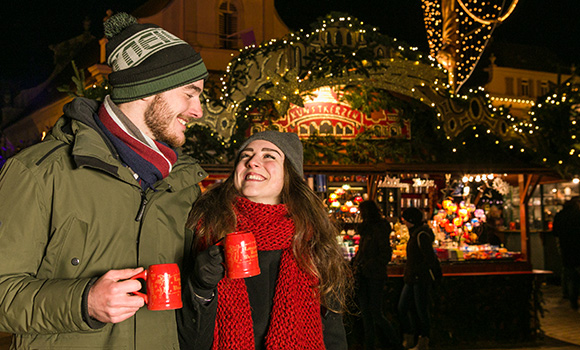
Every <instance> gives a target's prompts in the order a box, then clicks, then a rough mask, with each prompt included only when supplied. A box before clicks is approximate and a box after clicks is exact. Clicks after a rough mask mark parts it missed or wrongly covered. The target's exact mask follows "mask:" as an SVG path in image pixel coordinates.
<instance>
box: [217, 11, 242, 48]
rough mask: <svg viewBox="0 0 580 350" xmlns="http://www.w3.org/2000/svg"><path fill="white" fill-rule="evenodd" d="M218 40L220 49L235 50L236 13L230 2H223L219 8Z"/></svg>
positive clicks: (236, 44) (236, 41) (236, 40)
mask: <svg viewBox="0 0 580 350" xmlns="http://www.w3.org/2000/svg"><path fill="white" fill-rule="evenodd" d="M219 25H220V28H219V38H220V47H221V48H222V49H236V48H237V46H238V38H237V36H235V35H232V34H235V33H236V32H237V31H238V11H237V9H236V6H235V5H234V4H232V3H231V2H230V1H224V2H223V3H222V4H221V5H220V8H219Z"/></svg>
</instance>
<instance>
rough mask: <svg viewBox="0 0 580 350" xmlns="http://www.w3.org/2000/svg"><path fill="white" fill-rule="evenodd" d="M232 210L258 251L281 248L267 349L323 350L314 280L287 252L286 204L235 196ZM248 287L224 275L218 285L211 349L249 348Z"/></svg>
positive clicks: (290, 224) (291, 227) (289, 241)
mask: <svg viewBox="0 0 580 350" xmlns="http://www.w3.org/2000/svg"><path fill="white" fill-rule="evenodd" d="M234 209H235V212H236V215H237V221H238V224H237V227H236V230H238V231H242V230H245V231H251V232H252V233H253V234H254V236H255V237H256V242H257V244H258V250H261V251H265V250H282V256H281V259H280V269H279V273H278V280H277V283H276V289H275V293H274V303H273V307H272V311H271V314H270V324H269V327H268V332H267V335H266V348H267V349H269V350H274V349H313V350H314V349H317V350H318V349H324V348H325V347H324V341H323V337H322V318H321V316H320V302H319V299H318V296H317V294H316V292H315V289H313V288H312V287H313V286H316V285H317V284H318V280H317V279H316V278H315V277H313V276H311V275H309V274H307V273H306V272H305V271H303V270H302V269H301V268H300V267H299V266H298V263H297V261H296V259H295V258H294V255H293V254H292V248H291V244H292V238H293V236H294V232H295V228H294V222H293V221H292V219H290V218H289V217H288V215H287V214H288V212H287V209H286V205H284V204H278V205H268V204H261V203H254V202H252V201H250V200H248V199H246V198H238V199H237V201H236V203H235V205H234ZM254 348H255V345H254V331H253V325H252V313H251V310H250V302H249V299H248V291H247V289H246V284H245V282H244V280H243V279H229V278H227V277H225V278H224V279H222V280H221V281H220V283H219V284H218V309H217V318H216V327H215V332H214V343H213V349H228V350H236V349H239V350H250V349H251V350H254Z"/></svg>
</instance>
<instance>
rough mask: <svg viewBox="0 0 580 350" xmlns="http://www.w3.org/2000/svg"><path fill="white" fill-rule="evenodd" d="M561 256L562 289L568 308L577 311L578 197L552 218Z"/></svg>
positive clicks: (579, 260)
mask: <svg viewBox="0 0 580 350" xmlns="http://www.w3.org/2000/svg"><path fill="white" fill-rule="evenodd" d="M552 230H553V232H554V234H555V235H556V237H557V238H558V245H559V248H560V254H561V256H562V268H563V274H562V288H563V291H564V296H566V297H567V298H568V299H569V300H570V306H571V307H572V308H573V309H574V310H578V293H579V290H580V253H579V252H580V197H573V198H572V199H570V200H569V201H567V202H566V203H565V204H564V208H562V210H560V211H559V212H558V213H557V214H556V216H554V224H553V228H552Z"/></svg>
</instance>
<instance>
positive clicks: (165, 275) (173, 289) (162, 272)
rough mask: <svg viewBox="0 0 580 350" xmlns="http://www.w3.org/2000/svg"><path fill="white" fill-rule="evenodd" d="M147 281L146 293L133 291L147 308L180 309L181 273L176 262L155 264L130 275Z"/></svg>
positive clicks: (181, 304)
mask: <svg viewBox="0 0 580 350" xmlns="http://www.w3.org/2000/svg"><path fill="white" fill-rule="evenodd" d="M138 278H140V279H143V280H145V281H146V282H147V294H144V293H141V292H134V294H136V295H138V296H140V297H141V298H143V300H145V303H146V304H147V308H148V309H149V310H174V309H181V307H182V306H183V303H182V301H181V275H180V273H179V266H177V264H155V265H150V266H149V268H148V269H145V270H143V271H142V272H141V273H138V274H137V275H135V276H133V277H131V279H133V280H134V279H138Z"/></svg>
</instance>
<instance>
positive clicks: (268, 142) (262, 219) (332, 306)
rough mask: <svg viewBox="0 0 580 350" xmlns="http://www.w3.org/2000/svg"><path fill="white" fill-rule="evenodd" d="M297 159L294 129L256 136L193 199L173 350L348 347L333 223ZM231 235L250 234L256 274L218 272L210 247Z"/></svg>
mask: <svg viewBox="0 0 580 350" xmlns="http://www.w3.org/2000/svg"><path fill="white" fill-rule="evenodd" d="M302 159H303V151H302V143H301V142H300V140H299V138H298V136H297V135H296V134H294V133H283V132H277V131H263V132H259V133H256V134H254V135H252V136H251V137H250V138H248V139H247V140H246V141H245V142H244V143H243V144H242V146H241V147H240V151H239V153H238V156H237V159H236V162H235V169H234V171H233V172H232V174H230V176H229V177H228V178H227V179H226V180H225V181H224V182H222V183H221V184H219V185H218V186H216V187H213V188H211V189H209V190H208V191H207V192H205V193H204V194H203V195H202V196H201V197H200V199H199V200H198V202H196V203H195V205H194V207H193V209H192V211H191V215H190V217H189V220H188V223H187V225H188V227H189V228H190V229H192V230H195V241H194V244H193V249H192V261H191V262H190V263H189V264H190V265H189V266H190V267H191V271H189V273H188V278H187V284H186V285H185V287H184V289H185V290H184V292H189V293H190V295H191V296H190V297H189V298H187V297H184V309H183V310H182V312H183V314H182V320H181V322H180V335H181V341H182V343H181V345H182V349H195V350H204V349H210V348H213V349H244V350H245V349H252V350H253V349H325V348H326V349H336V350H340V349H346V348H347V341H346V334H345V329H344V325H343V322H342V315H341V312H342V311H343V310H346V303H347V299H346V298H347V295H348V286H349V285H351V283H350V281H349V280H348V273H349V267H348V264H347V262H346V261H345V259H344V258H343V255H342V252H341V250H340V248H339V245H338V242H337V236H338V234H339V232H338V229H337V227H336V226H335V225H334V224H333V223H332V222H331V221H330V218H329V217H328V213H327V211H326V209H325V207H324V205H323V203H322V201H321V200H320V199H319V197H318V196H317V195H316V194H315V193H314V192H313V191H312V190H311V189H310V188H309V187H308V185H307V183H306V182H305V181H304V179H303V169H302ZM233 231H250V232H252V233H253V234H254V236H255V238H256V241H257V245H258V258H259V266H260V270H261V274H260V275H258V276H254V277H249V278H245V279H229V278H227V277H225V278H224V267H223V264H222V263H223V261H224V253H223V249H222V247H221V246H219V245H215V243H216V242H218V241H219V240H220V239H222V238H223V237H224V236H225V235H226V234H227V233H230V232H233ZM187 304H189V305H187Z"/></svg>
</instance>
